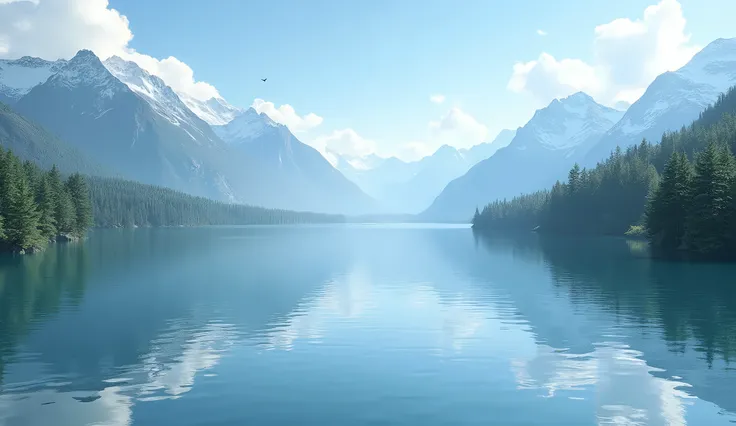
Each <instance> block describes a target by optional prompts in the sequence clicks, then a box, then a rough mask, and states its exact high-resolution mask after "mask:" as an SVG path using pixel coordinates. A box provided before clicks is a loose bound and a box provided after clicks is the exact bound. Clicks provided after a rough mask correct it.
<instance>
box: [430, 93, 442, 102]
mask: <svg viewBox="0 0 736 426" xmlns="http://www.w3.org/2000/svg"><path fill="white" fill-rule="evenodd" d="M429 100H430V101H432V102H434V103H436V104H441V103H442V102H444V101H445V95H432V96H430V97H429Z"/></svg>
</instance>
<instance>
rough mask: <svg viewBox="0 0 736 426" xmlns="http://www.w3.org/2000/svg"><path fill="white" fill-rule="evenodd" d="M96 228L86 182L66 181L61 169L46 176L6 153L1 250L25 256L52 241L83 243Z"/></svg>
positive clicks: (1, 167) (1, 173)
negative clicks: (81, 239)
mask: <svg viewBox="0 0 736 426" xmlns="http://www.w3.org/2000/svg"><path fill="white" fill-rule="evenodd" d="M91 225H92V206H91V203H90V199H89V194H88V192H87V182H86V179H85V178H84V177H83V176H82V175H80V174H78V173H74V174H71V175H70V176H69V177H67V178H66V179H62V176H61V173H59V170H58V169H57V168H56V167H53V168H52V169H51V170H49V171H42V170H41V169H40V168H39V167H38V166H36V165H35V164H34V163H31V162H30V161H26V162H21V160H20V159H19V158H18V157H16V156H15V155H14V154H13V153H12V152H10V151H6V150H3V149H2V148H0V245H1V246H2V247H3V248H4V249H5V250H6V251H14V252H20V253H26V252H34V251H39V250H42V249H44V248H45V247H46V246H47V245H48V244H49V243H50V242H53V241H57V240H71V239H78V238H81V237H83V236H84V235H85V233H86V232H87V230H88V229H89V228H90V226H91Z"/></svg>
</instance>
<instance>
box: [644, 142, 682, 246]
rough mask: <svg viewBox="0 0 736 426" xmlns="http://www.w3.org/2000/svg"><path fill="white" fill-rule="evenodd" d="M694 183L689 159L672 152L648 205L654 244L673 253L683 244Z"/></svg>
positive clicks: (650, 235)
mask: <svg viewBox="0 0 736 426" xmlns="http://www.w3.org/2000/svg"><path fill="white" fill-rule="evenodd" d="M691 181H692V168H691V167H690V163H689V161H688V160H687V157H686V156H685V154H682V153H677V152H675V153H673V154H672V156H671V157H670V160H669V161H668V162H667V164H666V165H665V168H664V172H663V173H662V179H661V181H660V183H659V187H658V188H657V189H656V190H655V191H654V194H653V196H652V198H651V199H650V202H649V204H648V206H647V212H646V226H647V232H648V234H649V237H650V239H651V241H652V242H653V243H654V244H655V245H657V246H659V247H662V248H665V249H668V250H671V249H677V248H678V247H680V245H681V244H682V239H683V237H684V235H685V220H686V217H687V214H688V208H689V205H690V201H691Z"/></svg>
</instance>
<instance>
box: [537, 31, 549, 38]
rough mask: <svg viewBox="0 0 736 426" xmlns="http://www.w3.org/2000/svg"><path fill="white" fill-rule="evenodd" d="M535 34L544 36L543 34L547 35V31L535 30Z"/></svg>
mask: <svg viewBox="0 0 736 426" xmlns="http://www.w3.org/2000/svg"><path fill="white" fill-rule="evenodd" d="M537 35H540V36H542V37H544V36H546V35H547V31H545V30H537Z"/></svg>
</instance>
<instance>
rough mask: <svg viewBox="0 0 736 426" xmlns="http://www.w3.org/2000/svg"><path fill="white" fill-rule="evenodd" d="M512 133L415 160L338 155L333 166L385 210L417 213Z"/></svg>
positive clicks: (512, 134)
mask: <svg viewBox="0 0 736 426" xmlns="http://www.w3.org/2000/svg"><path fill="white" fill-rule="evenodd" d="M515 133H516V132H515V131H513V130H502V131H501V132H500V133H499V134H498V136H496V138H495V139H494V140H493V141H491V142H489V143H482V144H478V145H475V146H473V147H471V148H468V149H461V150H458V149H456V148H453V147H451V146H448V145H443V146H441V147H440V148H439V149H438V150H437V151H435V152H434V153H433V154H432V155H430V156H427V157H424V158H422V159H421V160H419V161H414V162H404V161H401V160H399V159H398V158H395V157H390V158H381V157H377V156H375V155H370V156H366V157H360V158H348V157H344V156H339V157H338V164H337V165H336V167H337V169H338V170H340V171H341V172H342V173H343V174H344V175H345V176H346V177H347V178H348V179H350V180H352V181H353V182H355V183H357V184H358V186H359V187H360V188H361V189H363V190H364V191H365V192H366V193H367V194H368V195H371V196H372V197H374V198H375V199H376V200H378V201H379V202H380V204H381V209H382V211H383V212H384V213H400V214H416V213H419V212H421V211H422V210H424V209H426V208H427V207H428V206H429V205H430V204H431V203H432V201H433V200H434V199H435V197H436V196H437V195H438V194H439V193H440V192H441V191H442V189H444V187H445V185H447V184H448V183H449V182H450V181H452V180H453V179H455V178H457V177H459V176H461V175H463V174H464V173H465V172H467V171H468V170H469V169H470V168H471V167H472V166H474V165H475V164H477V163H478V162H480V161H482V160H484V159H486V158H488V157H490V156H492V155H493V154H494V153H495V152H496V151H497V150H498V149H499V148H503V147H505V146H507V145H508V144H509V143H510V142H511V139H513V137H514V134H515Z"/></svg>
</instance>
